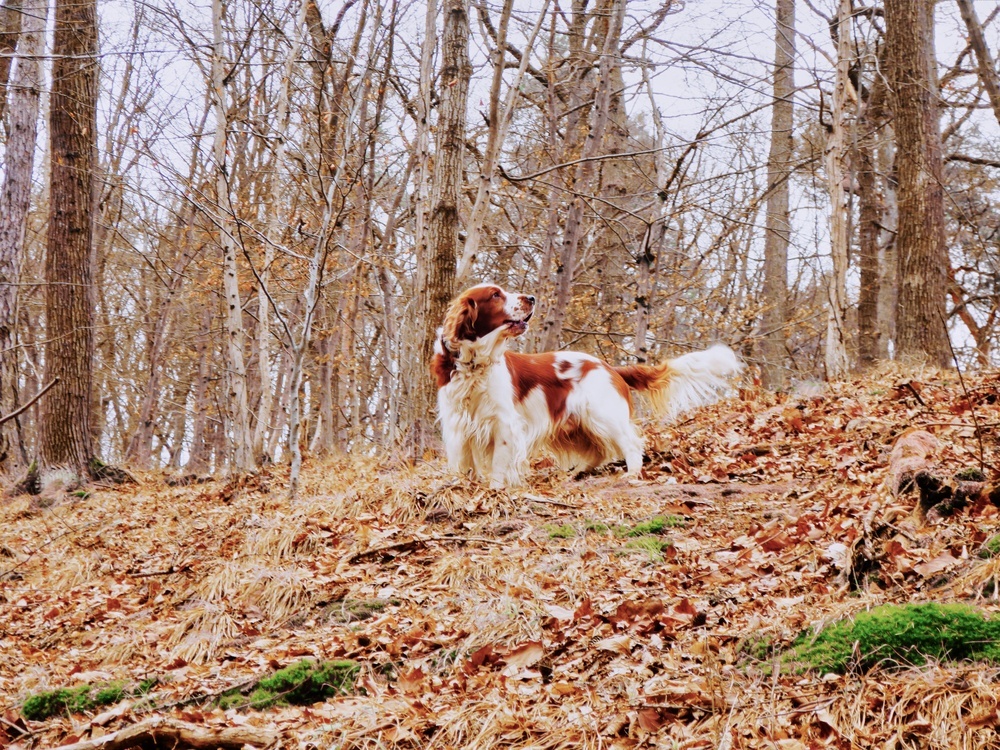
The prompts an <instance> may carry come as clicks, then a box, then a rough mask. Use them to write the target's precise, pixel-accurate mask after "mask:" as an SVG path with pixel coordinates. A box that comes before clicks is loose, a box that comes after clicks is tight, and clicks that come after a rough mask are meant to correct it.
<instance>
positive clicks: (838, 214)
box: [824, 0, 853, 380]
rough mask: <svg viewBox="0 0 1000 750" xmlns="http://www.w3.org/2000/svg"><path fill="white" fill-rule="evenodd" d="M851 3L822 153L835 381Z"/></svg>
mask: <svg viewBox="0 0 1000 750" xmlns="http://www.w3.org/2000/svg"><path fill="white" fill-rule="evenodd" d="M851 16H852V13H851V0H840V7H839V8H838V10H837V73H836V78H835V80H834V88H833V112H832V120H833V122H832V125H831V129H830V133H829V135H828V136H827V145H826V153H825V161H826V182H827V190H828V191H829V193H830V258H831V261H832V265H833V269H832V271H831V273H830V275H829V277H828V279H827V308H826V309H827V315H826V347H825V352H824V354H825V363H826V377H827V379H828V380H836V379H838V378H841V377H843V376H844V374H845V373H846V372H847V368H848V364H849V363H848V358H847V332H846V330H845V328H846V322H845V319H846V317H847V315H846V313H847V265H848V258H849V250H850V243H851V233H850V230H849V226H848V225H849V220H850V215H851V210H850V206H849V204H848V200H847V192H846V191H845V190H844V182H845V179H846V178H847V175H846V174H845V170H844V162H845V158H844V157H845V156H846V155H847V102H848V99H849V95H848V94H849V91H848V87H849V86H850V85H851V83H850V80H849V75H850V67H851V62H852V58H853V50H852V47H851Z"/></svg>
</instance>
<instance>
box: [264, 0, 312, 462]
mask: <svg viewBox="0 0 1000 750" xmlns="http://www.w3.org/2000/svg"><path fill="white" fill-rule="evenodd" d="M307 3H308V0H300V3H299V11H298V15H297V17H296V21H295V32H294V35H293V37H292V47H291V49H290V50H289V52H288V57H287V58H286V59H285V65H284V68H283V71H282V75H281V86H280V90H279V92H278V103H277V112H276V114H275V120H276V122H277V131H276V132H275V134H274V140H275V147H274V161H273V165H274V166H273V168H272V170H271V172H272V174H271V189H270V200H269V205H270V216H269V219H270V220H269V221H268V224H267V236H266V238H265V241H264V263H263V265H262V266H261V269H260V273H259V274H258V275H259V277H260V278H259V279H258V287H257V342H256V343H257V367H258V370H259V372H258V377H259V379H260V406H259V407H258V410H257V426H256V427H255V429H254V433H253V455H254V456H255V457H256V458H257V459H259V460H261V461H264V460H269V459H270V458H271V457H270V456H268V455H267V454H266V453H265V450H264V445H265V435H266V433H267V430H268V427H269V426H270V424H271V411H272V410H273V408H274V384H273V383H272V378H271V300H270V297H269V295H268V288H267V285H268V281H269V280H270V276H271V265H272V264H273V263H274V258H275V252H276V249H277V247H278V245H279V244H280V241H281V235H282V232H283V231H284V227H285V225H286V223H287V222H285V221H283V216H284V214H283V212H282V211H280V210H279V208H278V207H279V206H280V205H281V204H282V193H283V191H284V189H285V185H284V183H283V182H282V179H281V178H282V176H283V174H284V173H283V170H284V167H285V149H286V146H287V143H288V123H289V120H290V119H291V118H290V117H289V109H288V97H289V89H290V87H291V78H292V72H293V71H294V69H295V64H296V63H297V62H298V59H299V55H300V54H301V52H302V37H303V30H304V26H305V17H306V7H307Z"/></svg>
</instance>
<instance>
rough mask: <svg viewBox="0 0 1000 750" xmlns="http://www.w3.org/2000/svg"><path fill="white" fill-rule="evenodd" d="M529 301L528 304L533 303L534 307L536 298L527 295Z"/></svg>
mask: <svg viewBox="0 0 1000 750" xmlns="http://www.w3.org/2000/svg"><path fill="white" fill-rule="evenodd" d="M527 300H528V302H530V303H531V304H532V305H533V304H535V298H534V297H533V296H531V295H530V294H529V295H527Z"/></svg>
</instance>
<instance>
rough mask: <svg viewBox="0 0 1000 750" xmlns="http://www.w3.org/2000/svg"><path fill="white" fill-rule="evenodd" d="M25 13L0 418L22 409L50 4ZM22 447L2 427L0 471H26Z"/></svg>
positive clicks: (9, 176) (7, 219) (16, 84)
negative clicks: (26, 287)
mask: <svg viewBox="0 0 1000 750" xmlns="http://www.w3.org/2000/svg"><path fill="white" fill-rule="evenodd" d="M25 11H26V12H25V14H24V17H25V19H24V24H23V29H22V33H21V39H20V41H19V42H18V50H19V51H20V54H19V59H18V62H17V69H16V70H15V72H14V78H13V80H12V81H11V84H12V85H11V95H10V104H11V107H10V127H9V135H8V137H7V144H6V150H5V153H4V159H5V161H6V164H5V167H6V169H5V172H4V179H3V186H2V187H0V414H10V413H12V412H13V411H14V410H15V409H17V406H18V364H17V363H18V357H17V349H16V345H17V333H16V331H17V300H18V294H17V290H18V285H19V282H20V280H21V265H22V262H23V258H24V236H25V230H26V228H27V225H28V208H29V206H30V204H31V174H32V170H33V168H34V164H35V144H36V141H37V137H38V99H39V94H40V92H41V87H42V63H41V58H40V55H41V53H42V52H43V50H44V44H45V20H46V17H47V16H48V3H47V2H39V1H37V0H36V1H35V2H29V4H28V5H27V7H26V8H25ZM7 12H8V13H10V12H11V11H10V10H9V9H8V11H7ZM17 15H20V14H17ZM0 85H2V84H0ZM18 442H19V438H18V423H17V421H16V420H11V421H9V422H7V423H5V424H3V425H0V471H3V472H7V473H10V474H13V473H15V472H17V471H19V470H21V469H22V468H24V467H22V466H21V463H22V461H21V456H20V455H19V451H16V450H15V448H16V446H17V444H18Z"/></svg>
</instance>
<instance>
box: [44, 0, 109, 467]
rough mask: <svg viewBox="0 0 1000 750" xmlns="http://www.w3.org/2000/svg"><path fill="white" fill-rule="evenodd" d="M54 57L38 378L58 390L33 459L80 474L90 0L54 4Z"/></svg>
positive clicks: (89, 380)
mask: <svg viewBox="0 0 1000 750" xmlns="http://www.w3.org/2000/svg"><path fill="white" fill-rule="evenodd" d="M53 56H54V60H53V65H52V99H51V104H50V109H49V155H50V159H51V167H50V172H49V174H50V177H49V179H50V187H49V194H50V204H51V214H50V217H49V228H48V236H47V239H46V253H45V280H46V284H47V286H46V293H45V319H46V324H47V328H46V336H47V343H46V348H45V378H44V380H45V382H50V381H52V380H54V379H55V378H59V380H60V385H59V386H58V387H57V388H55V389H53V390H52V392H51V393H50V394H49V395H48V396H46V398H45V399H44V400H43V401H42V419H41V431H40V441H39V458H40V462H41V465H42V467H53V466H66V467H69V468H71V469H73V470H74V471H76V472H77V473H79V474H80V475H81V476H84V475H86V474H87V473H88V472H89V470H90V468H91V466H90V465H91V461H92V459H93V458H94V447H93V434H92V432H91V428H90V426H91V419H92V413H91V412H92V409H93V399H92V388H93V360H94V310H95V294H94V265H95V258H94V244H93V237H94V231H93V229H94V223H93V208H94V202H93V196H94V190H93V175H94V169H95V167H96V152H97V68H98V63H97V7H96V0H57V2H56V5H55V37H54V41H53Z"/></svg>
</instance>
